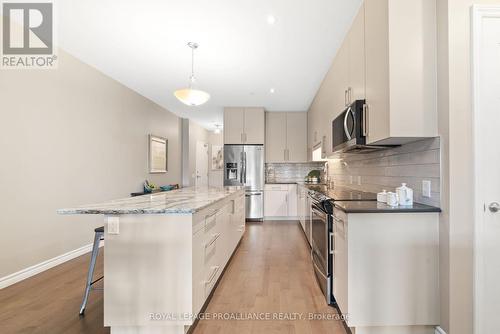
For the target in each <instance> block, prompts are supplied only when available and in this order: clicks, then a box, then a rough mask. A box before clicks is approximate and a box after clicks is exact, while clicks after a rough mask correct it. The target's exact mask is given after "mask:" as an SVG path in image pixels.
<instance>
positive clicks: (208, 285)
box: [202, 264, 222, 299]
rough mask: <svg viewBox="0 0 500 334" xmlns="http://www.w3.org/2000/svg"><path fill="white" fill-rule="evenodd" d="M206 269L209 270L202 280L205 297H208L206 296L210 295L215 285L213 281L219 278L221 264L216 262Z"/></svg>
mask: <svg viewBox="0 0 500 334" xmlns="http://www.w3.org/2000/svg"><path fill="white" fill-rule="evenodd" d="M208 269H209V270H208V272H207V273H206V274H205V278H204V280H203V282H202V283H203V285H204V290H205V299H206V298H208V296H209V295H210V293H211V292H212V290H213V288H214V286H215V283H216V282H217V280H218V279H219V277H220V274H221V272H222V266H221V265H219V264H217V265H214V266H210V267H209V268H208Z"/></svg>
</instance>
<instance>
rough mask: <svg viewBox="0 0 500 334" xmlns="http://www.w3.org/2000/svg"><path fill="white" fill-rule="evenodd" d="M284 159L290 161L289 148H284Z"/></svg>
mask: <svg viewBox="0 0 500 334" xmlns="http://www.w3.org/2000/svg"><path fill="white" fill-rule="evenodd" d="M286 161H290V150H289V149H286Z"/></svg>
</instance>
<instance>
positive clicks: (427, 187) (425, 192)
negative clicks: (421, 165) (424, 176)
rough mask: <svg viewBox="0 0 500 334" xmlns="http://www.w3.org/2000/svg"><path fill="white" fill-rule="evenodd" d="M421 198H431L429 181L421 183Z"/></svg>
mask: <svg viewBox="0 0 500 334" xmlns="http://www.w3.org/2000/svg"><path fill="white" fill-rule="evenodd" d="M422 196H423V197H427V198H430V197H431V181H428V180H423V181H422Z"/></svg>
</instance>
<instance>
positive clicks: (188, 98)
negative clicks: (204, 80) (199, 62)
mask: <svg viewBox="0 0 500 334" xmlns="http://www.w3.org/2000/svg"><path fill="white" fill-rule="evenodd" d="M187 45H188V46H189V47H190V48H191V76H190V77H189V87H188V88H184V89H178V90H176V91H175V92H174V95H175V97H176V98H177V99H178V100H179V101H181V102H182V103H184V104H186V105H188V106H199V105H202V104H203V103H205V102H207V101H208V100H209V99H210V94H208V93H207V92H204V91H202V90H199V89H194V88H193V84H194V82H195V81H196V78H195V76H194V50H196V49H197V48H198V44H197V43H193V42H189V43H188V44H187Z"/></svg>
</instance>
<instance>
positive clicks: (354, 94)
mask: <svg viewBox="0 0 500 334" xmlns="http://www.w3.org/2000/svg"><path fill="white" fill-rule="evenodd" d="M345 43H346V44H348V45H349V87H348V90H349V91H348V99H349V102H351V103H352V102H354V101H356V100H364V99H365V5H364V4H362V5H361V8H360V9H359V12H358V14H357V15H356V17H355V19H354V21H353V23H352V26H351V29H350V30H349V33H348V35H347V39H346V42H345Z"/></svg>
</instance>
